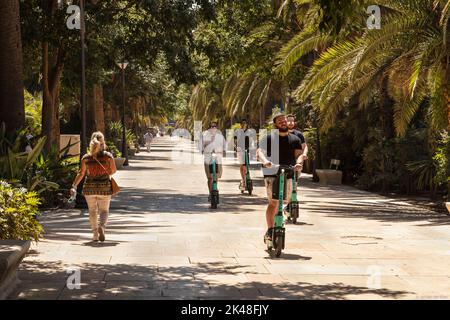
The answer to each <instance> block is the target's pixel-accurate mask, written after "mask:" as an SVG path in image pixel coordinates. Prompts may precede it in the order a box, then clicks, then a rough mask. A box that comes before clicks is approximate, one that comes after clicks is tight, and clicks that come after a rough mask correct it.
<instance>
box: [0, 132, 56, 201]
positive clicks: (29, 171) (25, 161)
mask: <svg viewBox="0 0 450 320" xmlns="http://www.w3.org/2000/svg"><path fill="white" fill-rule="evenodd" d="M23 134H24V131H20V132H19V133H18V134H17V136H16V137H15V138H14V140H11V141H13V142H11V141H10V139H8V137H6V133H5V127H4V126H2V128H1V130H0V177H2V178H3V179H5V180H6V181H8V182H9V183H12V184H15V185H16V186H25V187H26V188H27V189H28V190H30V191H37V192H38V193H41V192H43V191H45V190H48V189H54V190H56V189H58V187H59V186H58V184H56V183H54V182H51V181H49V180H47V179H44V178H42V177H41V176H40V175H39V174H36V172H35V171H34V165H35V163H36V162H37V159H38V158H39V156H40V155H41V153H42V149H43V147H44V144H45V140H46V138H45V137H43V138H41V139H39V140H38V142H37V143H36V145H35V146H34V148H33V149H32V150H31V152H29V153H27V152H24V151H22V150H23V144H22V141H21V138H22V137H23Z"/></svg>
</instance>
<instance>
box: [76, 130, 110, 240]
mask: <svg viewBox="0 0 450 320" xmlns="http://www.w3.org/2000/svg"><path fill="white" fill-rule="evenodd" d="M105 150H106V143H105V138H104V136H103V134H102V133H101V132H94V133H93V134H92V138H91V143H90V148H89V153H88V154H86V155H85V156H84V157H83V158H82V160H81V166H80V170H79V172H78V175H77V176H76V178H75V181H74V183H73V185H72V189H71V190H70V193H71V195H72V196H74V195H76V189H77V186H78V184H79V183H80V182H81V180H82V179H83V178H84V177H85V176H86V180H85V182H84V186H83V195H84V197H85V198H86V202H87V204H88V208H89V220H90V222H91V227H92V232H93V240H94V241H99V240H100V241H102V242H103V241H105V228H106V223H107V222H108V216H109V205H110V202H111V196H112V193H113V192H112V191H113V190H112V183H111V176H112V175H113V174H115V173H116V171H117V168H116V164H115V162H114V158H113V155H112V154H111V153H109V152H106V151H105ZM98 215H100V223H99V221H98Z"/></svg>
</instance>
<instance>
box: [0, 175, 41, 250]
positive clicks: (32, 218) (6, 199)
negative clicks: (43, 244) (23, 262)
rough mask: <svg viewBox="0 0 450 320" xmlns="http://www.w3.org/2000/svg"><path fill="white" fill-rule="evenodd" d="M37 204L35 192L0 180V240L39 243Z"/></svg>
mask: <svg viewBox="0 0 450 320" xmlns="http://www.w3.org/2000/svg"><path fill="white" fill-rule="evenodd" d="M39 204H40V200H39V198H38V195H37V193H36V192H28V191H27V190H26V189H25V188H15V187H13V186H11V185H10V184H8V183H6V182H5V181H1V180H0V240H35V241H39V237H40V235H41V234H42V232H43V228H42V225H41V224H40V223H39V222H38V221H37V219H36V217H37V214H38V206H39Z"/></svg>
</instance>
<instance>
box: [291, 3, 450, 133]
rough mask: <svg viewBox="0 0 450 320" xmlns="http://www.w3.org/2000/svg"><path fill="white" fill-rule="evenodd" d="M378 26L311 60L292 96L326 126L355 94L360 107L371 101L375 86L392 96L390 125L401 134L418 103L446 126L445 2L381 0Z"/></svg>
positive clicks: (439, 126) (439, 124)
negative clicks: (311, 108) (316, 110)
mask: <svg viewBox="0 0 450 320" xmlns="http://www.w3.org/2000/svg"><path fill="white" fill-rule="evenodd" d="M379 4H380V5H381V6H382V8H383V26H382V28H381V30H366V31H365V32H364V33H363V34H361V35H360V36H355V37H353V38H350V39H348V40H340V41H337V43H335V44H334V45H333V46H331V47H330V48H328V49H327V50H326V51H325V52H323V53H322V55H321V56H320V58H319V59H317V60H316V61H315V62H314V65H313V67H312V68H311V70H310V72H309V73H308V75H307V76H306V78H305V79H304V81H303V82H302V83H301V85H300V86H299V87H298V89H297V91H296V96H297V97H298V99H299V100H303V101H304V100H306V98H307V97H309V96H312V99H313V104H314V105H315V106H317V107H318V108H319V109H320V112H321V114H322V122H323V126H322V128H323V129H324V130H327V129H329V128H330V127H331V126H332V124H333V123H334V120H335V118H336V116H337V115H338V113H339V112H340V111H341V110H343V109H344V108H345V107H346V106H349V105H350V102H351V99H352V98H355V97H357V98H358V104H359V105H360V107H362V108H364V107H366V106H367V105H368V104H369V103H370V102H372V97H373V94H374V92H376V90H380V89H381V91H384V90H385V89H386V90H387V92H388V95H389V96H390V97H391V98H393V99H394V102H395V103H394V125H395V129H396V132H397V134H398V135H399V136H401V135H404V134H405V132H406V130H407V128H408V125H409V123H410V121H411V120H412V118H413V116H414V115H415V114H416V112H417V110H418V109H419V106H420V105H422V103H424V102H427V103H428V106H429V107H428V110H429V122H430V125H431V126H432V128H434V129H436V130H439V129H445V128H447V127H450V124H449V123H450V122H449V121H450V116H449V112H450V111H449V110H450V109H449V108H450V106H449V101H448V85H449V83H448V78H449V52H450V51H449V50H448V47H449V46H448V42H449V36H448V34H449V33H448V17H449V13H448V11H449V9H448V7H449V2H448V1H436V0H400V1H399V0H385V1H380V2H379Z"/></svg>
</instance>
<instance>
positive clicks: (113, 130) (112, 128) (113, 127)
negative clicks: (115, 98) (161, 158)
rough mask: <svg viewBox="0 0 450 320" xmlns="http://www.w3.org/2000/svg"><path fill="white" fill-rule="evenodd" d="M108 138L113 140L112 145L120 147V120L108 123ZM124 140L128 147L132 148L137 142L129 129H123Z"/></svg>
mask: <svg viewBox="0 0 450 320" xmlns="http://www.w3.org/2000/svg"><path fill="white" fill-rule="evenodd" d="M108 132H109V138H110V139H111V140H112V141H113V143H114V145H115V146H116V147H117V148H118V149H121V148H122V124H121V123H120V122H114V121H113V122H110V123H109V125H108ZM125 140H126V142H127V145H128V148H134V145H135V143H136V142H137V137H136V135H135V134H134V133H133V131H131V130H130V129H126V131H125Z"/></svg>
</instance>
